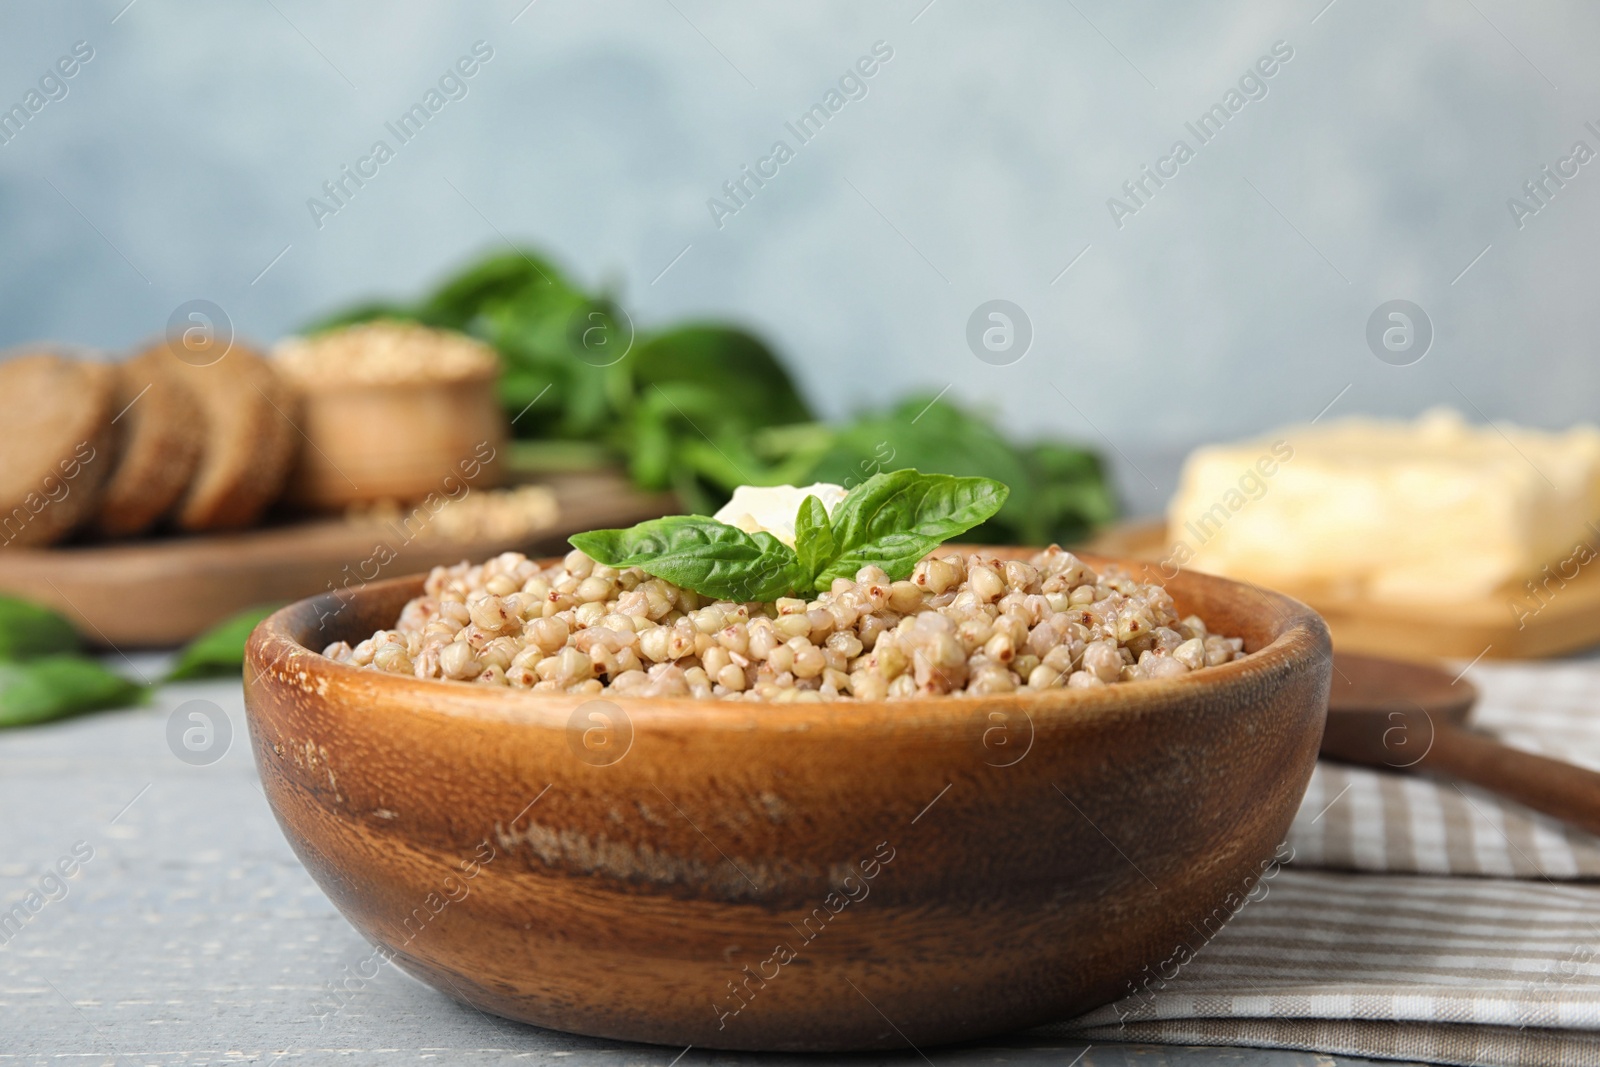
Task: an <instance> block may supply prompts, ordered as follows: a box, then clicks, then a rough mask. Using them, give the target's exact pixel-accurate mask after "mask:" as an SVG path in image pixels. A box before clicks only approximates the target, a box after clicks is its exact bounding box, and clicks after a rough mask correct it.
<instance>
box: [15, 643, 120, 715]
mask: <svg viewBox="0 0 1600 1067" xmlns="http://www.w3.org/2000/svg"><path fill="white" fill-rule="evenodd" d="M144 695H145V690H144V687H143V686H141V685H139V684H138V683H137V682H132V681H129V680H128V679H126V678H124V677H122V675H120V674H116V673H113V672H112V671H108V670H106V669H105V668H104V667H102V666H100V664H99V663H97V662H95V661H94V660H92V659H89V658H88V657H86V656H73V655H58V656H44V657H41V658H39V659H33V660H27V661H24V662H21V663H0V726H23V725H26V724H28V723H35V722H46V721H48V720H50V719H59V718H62V717H63V716H66V715H72V714H75V713H77V712H80V711H92V710H94V709H96V708H111V707H120V706H123V705H126V704H134V703H141V702H142V701H143V698H144Z"/></svg>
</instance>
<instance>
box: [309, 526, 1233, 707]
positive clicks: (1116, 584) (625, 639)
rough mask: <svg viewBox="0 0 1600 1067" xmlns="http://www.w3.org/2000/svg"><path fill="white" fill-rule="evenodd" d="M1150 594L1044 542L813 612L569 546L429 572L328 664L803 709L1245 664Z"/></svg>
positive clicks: (857, 588)
mask: <svg viewBox="0 0 1600 1067" xmlns="http://www.w3.org/2000/svg"><path fill="white" fill-rule="evenodd" d="M1243 647H1244V642H1243V641H1242V640H1241V639H1239V638H1237V637H1222V636H1219V635H1217V634H1213V633H1211V632H1210V631H1208V630H1207V629H1206V625H1205V623H1204V622H1202V621H1201V620H1200V619H1199V618H1198V617H1196V616H1193V615H1191V616H1188V617H1187V618H1183V619H1179V618H1178V615H1177V611H1176V609H1175V608H1174V606H1173V602H1172V597H1171V596H1170V595H1169V594H1168V593H1167V591H1166V590H1165V589H1163V588H1162V587H1161V586H1159V585H1153V584H1146V583H1142V582H1139V581H1137V580H1136V579H1134V578H1133V577H1132V576H1130V575H1128V574H1125V573H1122V572H1120V571H1116V570H1111V569H1108V570H1106V571H1104V572H1100V573H1097V572H1095V571H1094V570H1092V569H1090V568H1089V567H1088V566H1087V565H1086V564H1084V563H1083V561H1081V560H1079V559H1078V558H1077V557H1076V556H1074V555H1072V553H1070V552H1065V551H1063V550H1062V549H1060V548H1058V547H1055V546H1051V547H1050V548H1049V549H1047V550H1045V551H1043V552H1040V553H1039V554H1037V555H1036V556H1034V557H1033V558H1032V559H1031V560H1028V561H1027V562H1023V561H1020V560H997V559H994V558H992V557H989V556H985V555H983V554H982V553H974V554H973V555H972V556H970V557H969V556H966V555H962V554H960V553H956V552H952V553H949V554H947V555H945V556H942V557H938V558H929V559H925V560H923V561H922V562H921V563H918V564H917V567H916V570H915V571H913V572H912V575H911V577H910V579H909V580H906V581H899V582H891V581H890V580H889V578H888V576H887V575H886V574H884V572H883V571H882V570H880V569H878V568H877V567H863V568H862V569H861V570H860V571H858V572H857V573H856V577H855V580H854V581H849V580H846V579H839V580H837V581H835V582H834V583H833V588H832V589H831V590H829V591H828V592H826V593H819V594H817V595H816V596H815V598H813V599H810V600H801V599H798V598H784V599H780V600H778V601H775V602H773V603H770V604H763V603H748V604H735V603H731V602H728V601H711V600H708V599H707V598H704V597H701V596H699V595H697V594H695V593H694V592H692V591H690V590H687V589H681V588H679V587H677V586H675V585H671V584H669V583H667V582H664V581H662V580H661V579H659V578H652V577H651V576H650V575H648V574H646V573H645V572H643V571H641V570H639V569H637V568H630V569H627V570H617V569H615V568H612V567H607V566H604V565H602V564H598V563H596V562H595V561H594V560H592V559H590V558H589V557H588V556H586V555H584V554H583V553H582V552H570V553H568V554H567V556H566V557H565V558H564V559H563V560H562V561H561V562H560V563H557V564H555V565H553V566H550V567H540V566H539V565H538V564H537V563H535V562H534V561H532V560H530V559H528V558H526V557H525V556H522V555H520V554H519V553H515V552H507V553H504V554H502V555H499V556H496V557H495V558H494V559H491V560H489V561H488V562H487V563H483V564H480V565H476V566H472V565H468V564H465V563H462V564H458V565H457V566H454V567H436V568H434V570H433V572H432V573H431V574H430V575H429V576H428V579H427V583H426V586H425V588H424V593H423V595H422V596H420V597H417V598H416V599H414V600H412V601H411V602H410V603H408V604H407V605H406V606H405V609H404V610H403V611H402V612H401V613H400V618H399V619H398V620H397V621H396V623H395V627H394V629H392V630H380V631H379V632H377V633H375V634H373V635H372V637H370V638H369V639H367V640H365V641H362V642H361V643H360V644H358V645H356V646H355V647H354V648H351V647H350V646H349V645H348V644H345V643H344V642H339V643H337V644H334V645H330V646H329V647H328V648H327V650H326V651H325V652H324V653H323V654H324V655H325V656H328V657H329V658H330V659H335V660H338V661H340V662H343V663H351V664H354V665H356V666H359V667H370V668H373V669H376V670H382V671H389V672H391V673H395V674H413V675H415V676H416V677H418V678H446V679H452V680H455V681H465V682H476V683H478V684H481V685H504V686H511V687H512V688H516V689H531V690H533V691H535V692H568V693H579V694H597V693H610V694H615V695H618V696H641V697H697V698H701V699H706V698H712V697H720V698H723V699H728V700H735V699H743V700H771V701H778V702H784V701H794V700H798V701H815V700H838V699H849V698H852V697H853V698H857V699H865V700H882V699H890V700H893V699H903V698H907V697H916V696H926V695H934V694H945V693H967V694H973V695H984V694H993V693H1013V692H1016V693H1026V692H1040V691H1043V690H1047V689H1058V688H1061V687H1067V688H1082V687H1093V686H1103V685H1109V684H1114V683H1119V682H1132V681H1138V680H1140V679H1144V678H1167V677H1173V676H1175V675H1181V674H1186V673H1188V672H1189V671H1193V670H1199V669H1200V668H1202V667H1209V666H1216V665H1218V664H1221V663H1227V662H1229V661H1230V660H1234V659H1239V658H1242V657H1243V656H1244V654H1245V653H1244V651H1243Z"/></svg>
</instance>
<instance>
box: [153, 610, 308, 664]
mask: <svg viewBox="0 0 1600 1067" xmlns="http://www.w3.org/2000/svg"><path fill="white" fill-rule="evenodd" d="M282 606H283V605H281V604H262V605H259V606H257V607H253V608H246V609H245V610H244V611H241V612H239V613H238V614H237V615H232V616H229V617H228V618H226V619H224V620H222V621H221V622H219V623H217V625H215V626H213V627H211V629H209V630H207V631H206V632H205V633H203V634H201V635H200V636H199V637H196V638H195V639H194V640H193V641H190V642H189V643H188V644H187V645H185V646H184V648H183V651H182V652H180V653H178V662H177V663H175V664H173V666H172V670H171V671H169V672H168V673H167V681H169V682H177V681H182V680H183V679H185V678H203V677H205V676H206V675H209V674H237V673H239V671H240V669H241V668H243V666H244V643H245V642H246V641H248V640H249V639H250V632H251V631H252V630H254V629H255V628H256V625H257V624H258V623H259V622H260V621H261V620H262V619H264V618H266V617H267V616H268V615H271V614H272V613H273V612H274V611H277V610H278V609H279V608H280V607H282Z"/></svg>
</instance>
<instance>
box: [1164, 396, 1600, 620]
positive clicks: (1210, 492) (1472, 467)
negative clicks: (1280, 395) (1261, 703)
mask: <svg viewBox="0 0 1600 1067" xmlns="http://www.w3.org/2000/svg"><path fill="white" fill-rule="evenodd" d="M1597 519H1600V430H1596V429H1595V428H1594V427H1593V426H1587V425H1585V426H1579V427H1575V428H1573V429H1571V430H1567V431H1565V432H1563V433H1547V432H1542V431H1537V430H1528V429H1519V428H1516V427H1512V426H1505V425H1496V426H1482V425H1471V424H1469V423H1467V422H1466V421H1465V420H1464V419H1462V417H1461V416H1460V415H1459V414H1457V413H1455V412H1453V411H1448V410H1443V409H1440V410H1434V411H1430V412H1428V413H1426V414H1425V415H1423V416H1422V417H1421V418H1420V419H1418V420H1416V421H1412V422H1403V421H1386V420H1378V419H1366V418H1349V419H1343V420H1338V421H1331V422H1328V423H1324V424H1322V425H1311V426H1295V427H1289V428H1285V429H1283V430H1280V431H1278V432H1277V433H1274V434H1271V435H1269V436H1267V437H1265V438H1262V439H1260V440H1256V441H1247V442H1241V443H1238V444H1230V445H1217V446H1209V447H1205V448H1200V449H1198V450H1196V451H1195V452H1194V453H1192V454H1191V455H1190V456H1189V457H1188V459H1187V461H1186V462H1185V464H1184V468H1183V477H1182V480H1181V484H1180V486H1179V489H1178V492H1177V495H1176V496H1175V497H1174V498H1173V500H1172V502H1171V505H1170V506H1169V508H1168V512H1167V534H1168V546H1169V547H1168V556H1167V560H1166V565H1167V566H1168V568H1169V569H1170V568H1174V567H1193V568H1194V569H1196V570H1201V571H1209V572H1211V573H1214V574H1222V575H1226V576H1229V577H1236V578H1244V579H1247V580H1249V581H1253V582H1257V583H1259V584H1261V585H1266V586H1278V587H1282V588H1284V589H1287V590H1291V591H1293V590H1295V589H1303V590H1308V589H1318V590H1323V591H1326V592H1330V593H1336V594H1342V595H1347V596H1353V597H1361V598H1365V599H1371V600H1380V601H1391V602H1430V603H1431V602H1452V601H1464V600H1471V599H1474V598H1478V597H1482V596H1484V595H1486V594H1491V593H1493V592H1495V591H1496V590H1497V589H1500V588H1502V587H1504V586H1506V585H1508V584H1517V585H1520V584H1521V583H1522V582H1524V581H1526V580H1528V579H1530V578H1532V577H1534V576H1535V575H1536V574H1537V573H1538V572H1539V570H1540V568H1541V567H1542V566H1543V565H1545V564H1547V563H1551V562H1553V561H1556V560H1561V559H1565V558H1567V557H1570V556H1571V555H1572V553H1573V551H1574V547H1575V546H1577V545H1584V544H1600V531H1597V530H1596V529H1595V528H1594V527H1593V524H1594V523H1595V522H1596V520H1597Z"/></svg>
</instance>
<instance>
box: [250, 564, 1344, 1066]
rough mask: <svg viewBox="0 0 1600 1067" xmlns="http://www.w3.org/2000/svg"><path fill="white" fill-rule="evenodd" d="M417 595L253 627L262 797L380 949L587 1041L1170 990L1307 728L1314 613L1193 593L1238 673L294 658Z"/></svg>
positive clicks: (776, 1040)
mask: <svg viewBox="0 0 1600 1067" xmlns="http://www.w3.org/2000/svg"><path fill="white" fill-rule="evenodd" d="M1003 554H1005V555H1009V556H1022V555H1026V554H1028V553H1027V552H1026V551H1025V550H1006V551H1004V552H1003ZM1085 558H1086V559H1087V560H1088V561H1089V562H1091V563H1104V562H1107V561H1106V560H1103V559H1100V558H1097V557H1092V556H1091V557H1085ZM1129 566H1130V569H1131V570H1133V571H1134V572H1135V573H1139V572H1140V571H1141V570H1142V569H1143V565H1141V564H1131V565H1129ZM421 584H422V579H421V578H409V579H396V580H391V581H385V582H379V583H374V584H372V585H370V586H367V587H366V588H364V589H361V590H359V591H358V592H356V593H355V594H354V595H353V597H352V598H351V599H349V600H348V601H347V602H346V603H344V604H343V605H342V606H341V604H340V602H339V601H338V600H337V599H335V597H333V596H332V595H328V596H323V597H318V598H315V599H312V600H306V601H301V602H299V603H297V604H294V605H292V606H290V607H288V608H285V609H284V610H282V611H280V612H278V613H277V614H276V615H273V616H272V617H271V618H269V619H267V620H266V621H265V622H263V623H262V624H261V626H260V627H259V628H258V629H257V630H256V632H255V634H254V635H253V636H252V637H251V639H250V645H249V650H248V654H247V663H246V666H245V693H246V706H247V708H248V709H249V721H250V734H251V739H252V742H253V745H254V748H255V754H256V762H257V765H258V767H259V768H260V773H261V777H262V781H263V783H264V785H265V787H266V794H267V797H268V799H269V801H270V802H271V805H272V808H273V811H274V812H275V814H276V815H277V818H278V822H279V823H280V825H282V827H283V830H284V833H285V834H286V835H287V836H288V838H289V841H290V843H291V844H292V845H293V846H294V848H295V851H296V852H297V853H298V854H299V856H300V858H301V860H303V861H304V863H305V865H306V867H307V868H308V869H309V870H310V872H311V874H312V876H313V877H314V878H315V879H316V880H317V882H318V884H320V885H321V886H322V888H323V889H324V891H326V892H327V894H328V895H329V897H331V898H332V900H333V902H334V903H335V904H336V905H337V906H338V907H339V909H340V910H341V911H342V912H344V914H345V915H346V916H347V917H348V918H349V919H350V921H351V922H352V923H354V924H355V926H356V927H357V928H358V929H359V930H360V931H361V932H362V933H363V934H364V935H365V936H366V937H367V938H368V939H370V940H371V941H373V942H375V943H376V944H377V945H378V946H380V953H381V954H382V955H383V956H384V957H385V958H391V959H392V960H393V962H395V963H396V964H397V965H399V966H400V967H402V968H404V969H405V970H407V971H409V972H411V973H412V974H414V975H416V976H417V977H419V978H421V979H422V980H424V981H426V982H428V983H429V984H431V985H433V986H435V987H436V988H438V989H439V990H441V991H442V992H445V993H447V994H449V995H451V996H453V997H456V998H458V999H461V1000H464V1001H467V1002H468V1003H470V1004H473V1005H475V1006H477V1007H478V1008H481V1009H483V1010H484V1011H489V1012H494V1013H496V1014H498V1015H503V1016H506V1017H508V1018H512V1019H518V1020H522V1021H525V1022H530V1023H535V1024H538V1025H540V1026H545V1027H553V1028H556V1029H560V1030H567V1031H572V1032H576V1033H581V1034H590V1035H594V1036H599V1037H606V1038H617V1039H624V1040H631V1041H648V1042H658V1043H663V1044H669V1045H677V1046H682V1045H687V1044H694V1045H696V1046H700V1047H712V1048H733V1049H771V1050H812V1051H818V1050H841V1049H869V1048H894V1047H901V1048H903V1047H905V1046H906V1045H908V1044H914V1045H916V1046H919V1047H920V1046H925V1045H929V1044H937V1043H940V1042H948V1041H956V1040H961V1039H968V1038H977V1037H982V1036H984V1035H988V1034H994V1033H999V1032H1002V1031H1008V1030H1013V1029H1017V1028H1021V1027H1027V1026H1033V1025H1037V1024H1042V1023H1046V1022H1049V1021H1052V1020H1058V1019H1065V1018H1069V1017H1072V1016H1074V1015H1076V1014H1078V1013H1081V1012H1084V1011H1087V1010H1088V1009H1090V1008H1093V1007H1096V1006H1098V1005H1101V1004H1104V1003H1107V1002H1109V1001H1112V1000H1115V999H1117V998H1120V997H1122V996H1124V995H1127V994H1128V993H1130V992H1133V991H1135V990H1136V989H1138V988H1139V987H1140V984H1141V983H1143V982H1145V981H1155V979H1153V978H1152V977H1151V976H1152V975H1154V974H1156V973H1157V972H1158V971H1160V972H1162V973H1164V974H1166V976H1167V977H1171V972H1170V968H1173V967H1176V966H1180V965H1181V964H1182V963H1183V962H1184V960H1185V958H1186V956H1185V953H1192V952H1194V951H1195V950H1197V949H1198V948H1199V947H1200V945H1201V943H1202V939H1203V938H1205V937H1209V936H1210V935H1211V934H1214V933H1215V932H1216V930H1217V929H1218V928H1219V926H1220V924H1221V923H1222V922H1223V921H1225V920H1226V918H1227V917H1228V915H1229V914H1230V913H1231V912H1232V911H1233V910H1235V909H1237V907H1239V906H1240V904H1241V903H1242V901H1243V900H1244V898H1245V895H1246V894H1247V893H1248V892H1249V891H1250V889H1251V887H1252V886H1253V885H1254V884H1255V882H1256V880H1257V879H1258V878H1259V877H1261V876H1262V874H1263V873H1275V869H1274V867H1273V864H1274V862H1275V860H1274V854H1275V853H1274V850H1275V849H1276V848H1277V847H1278V846H1279V844H1280V843H1281V842H1282V841H1283V840H1284V835H1285V833H1286V831H1287V830H1288V827H1289V824H1290V821H1291V820H1292V819H1293V817H1294V813H1295V810H1296V808H1297V806H1298V804H1299V802H1300V799H1301V795H1302V793H1303V791H1304V789H1305V786H1306V782H1307V780H1308V779H1309V777H1310V774H1311V769H1312V765H1313V763H1314V762H1315V760H1316V756H1317V746H1318V743H1319V741H1320V739H1321V736H1322V726H1323V716H1324V713H1325V711H1326V708H1327V699H1328V685H1329V672H1330V662H1331V661H1330V651H1329V643H1328V634H1327V630H1326V628H1325V627H1324V626H1323V624H1322V621H1321V619H1319V618H1318V617H1317V616H1316V614H1315V613H1313V612H1312V611H1311V610H1310V609H1309V608H1306V607H1305V606H1303V605H1301V604H1299V603H1297V602H1296V601H1293V600H1290V599H1289V598H1287V597H1284V596H1280V595H1277V594H1274V593H1269V592H1263V591H1259V590H1256V589H1254V588H1250V587H1246V586H1243V585H1239V584H1237V583H1234V582H1229V581H1227V580H1225V579H1221V578H1213V577H1209V576H1205V575H1199V574H1188V573H1184V574H1181V575H1180V576H1179V577H1178V578H1176V579H1174V580H1173V581H1171V582H1169V583H1167V585H1168V588H1169V589H1170V590H1171V591H1172V593H1173V596H1174V597H1175V598H1176V601H1177V603H1178V606H1179V609H1180V610H1181V611H1182V612H1185V613H1187V612H1191V611H1192V612H1196V613H1198V614H1199V615H1200V616H1201V617H1202V618H1204V619H1205V620H1206V622H1207V624H1208V625H1210V626H1211V627H1212V628H1213V629H1214V630H1218V631H1221V632H1224V633H1228V634H1233V635H1237V636H1241V637H1243V638H1244V639H1245V647H1246V649H1247V650H1249V651H1250V652H1251V653H1252V655H1250V656H1249V657H1248V658H1246V659H1244V660H1240V661H1237V662H1234V663H1229V664H1226V665H1224V666H1221V667H1213V668H1209V669H1206V670H1203V671H1198V672H1196V673H1194V674H1192V675H1188V676H1185V677H1182V678H1178V679H1173V680H1163V681H1147V682H1136V683H1129V684H1125V685H1117V686H1111V687H1106V688H1101V689H1087V690H1056V691H1052V692H1049V693H1038V694H1030V695H1022V696H1016V695H1012V696H1008V697H981V698H980V697H936V698H928V699H923V700H915V701H896V702H872V701H861V702H841V703H834V704H754V703H746V702H723V701H695V700H684V699H673V700H667V699H632V700H629V699H625V698H619V699H616V700H614V701H611V700H596V699H593V698H586V697H575V696H567V695H560V696H556V695H548V696H547V695H544V694H539V695H534V694H531V693H527V692H523V691H514V690H510V689H500V688H484V687H478V686H471V685H464V684H457V683H449V682H439V681H431V680H420V679H413V678H407V677H401V676H396V675H390V674H383V673H379V672H376V671H367V670H359V669H356V668H353V667H350V666H347V665H344V664H339V663H334V662H332V661H330V660H327V659H324V658H322V657H321V656H320V655H318V654H316V653H315V652H313V651H312V650H313V649H320V648H322V647H324V646H325V645H326V644H327V643H329V642H332V641H334V640H349V641H351V642H354V641H356V640H357V639H359V638H362V637H366V636H370V635H371V633H372V631H373V630H375V629H378V628H379V627H384V626H388V625H390V624H392V622H393V620H394V619H395V618H396V616H397V615H398V613H399V611H400V608H401V606H402V605H403V604H404V603H405V602H406V601H407V600H408V599H409V598H410V597H412V596H415V595H417V594H418V593H419V592H420V589H421ZM1280 858H1281V857H1280ZM337 1007H338V999H337V996H334V997H332V998H331V999H330V1004H329V1009H330V1010H335V1009H336V1008H337Z"/></svg>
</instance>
